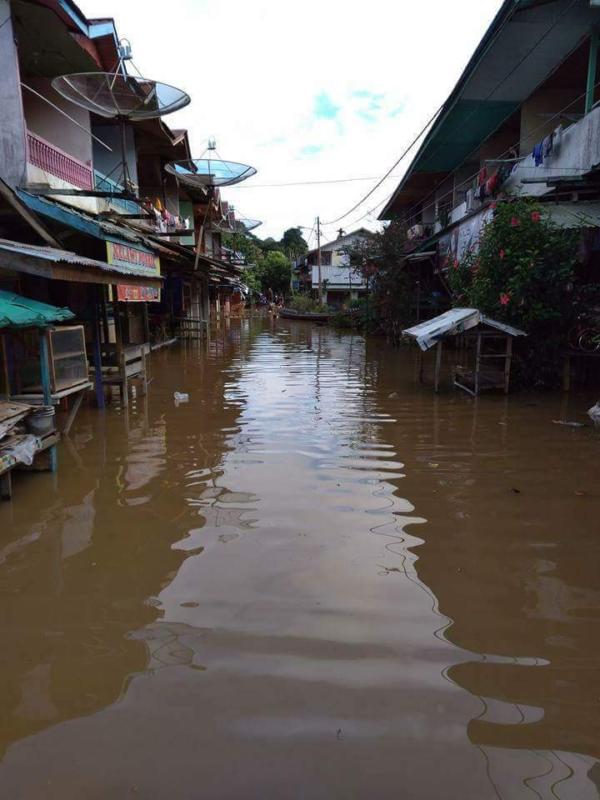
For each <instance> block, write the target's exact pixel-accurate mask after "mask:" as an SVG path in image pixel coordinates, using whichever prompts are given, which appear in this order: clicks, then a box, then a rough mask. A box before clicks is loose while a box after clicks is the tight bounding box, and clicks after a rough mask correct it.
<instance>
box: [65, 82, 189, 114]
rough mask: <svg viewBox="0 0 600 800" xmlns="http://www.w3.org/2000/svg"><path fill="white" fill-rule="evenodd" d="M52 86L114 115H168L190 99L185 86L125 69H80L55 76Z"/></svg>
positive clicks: (81, 103) (96, 111) (91, 108)
mask: <svg viewBox="0 0 600 800" xmlns="http://www.w3.org/2000/svg"><path fill="white" fill-rule="evenodd" d="M52 87H53V88H54V89H55V90H56V91H57V92H58V93H59V94H61V95H62V96H63V97H65V98H66V99H67V100H70V101H71V102H72V103H75V105H78V106H79V107H80V108H85V109H86V110H87V111H91V112H92V113H93V114H98V115H99V116H101V117H108V118H111V119H121V120H124V119H127V120H130V121H132V122H135V121H136V120H144V119H154V118H156V117H164V116H165V115H166V114H171V113H172V112H173V111H179V109H180V108H184V106H187V105H188V103H189V102H190V97H189V95H187V94H186V93H185V92H184V91H182V90H181V89H176V88H175V87H174V86H169V85H168V84H166V83H158V82H157V81H151V80H148V79H147V78H139V77H136V76H134V75H126V74H124V73H121V72H79V73H74V74H72V75H61V76H60V77H59V78H54V80H53V81H52Z"/></svg>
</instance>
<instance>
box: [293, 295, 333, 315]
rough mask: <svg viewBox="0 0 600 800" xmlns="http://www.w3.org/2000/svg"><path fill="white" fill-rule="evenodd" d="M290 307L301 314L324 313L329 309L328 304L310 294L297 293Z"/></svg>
mask: <svg viewBox="0 0 600 800" xmlns="http://www.w3.org/2000/svg"><path fill="white" fill-rule="evenodd" d="M289 308H291V309H293V310H294V311H298V312H299V313H301V314H324V313H325V312H326V311H327V306H324V305H323V304H322V303H320V302H319V301H318V300H315V299H314V298H313V297H311V296H310V295H308V294H295V295H294V296H293V298H292V300H291V301H290V303H289Z"/></svg>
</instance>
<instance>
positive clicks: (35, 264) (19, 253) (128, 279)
mask: <svg viewBox="0 0 600 800" xmlns="http://www.w3.org/2000/svg"><path fill="white" fill-rule="evenodd" d="M0 268H1V269H9V270H13V271H14V272H23V273H25V274H28V275H37V276H38V277H40V278H48V279H49V280H57V281H73V282H75V283H99V284H115V283H118V284H121V285H123V286H148V287H152V288H155V289H160V288H161V286H162V284H163V279H162V278H161V277H160V276H159V275H156V274H150V275H149V274H148V270H146V269H142V268H137V267H125V266H121V265H118V264H107V263H106V262H105V261H96V260H95V259H93V258H84V257H83V256H79V255H77V254H76V253H70V252H68V251H66V250H57V249H55V248H53V247H37V246H35V245H31V244H23V243H22V242H11V241H9V240H8V239H0Z"/></svg>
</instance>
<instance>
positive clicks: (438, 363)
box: [434, 339, 444, 392]
mask: <svg viewBox="0 0 600 800" xmlns="http://www.w3.org/2000/svg"><path fill="white" fill-rule="evenodd" d="M443 346H444V345H443V343H442V340H441V339H440V341H439V342H438V343H437V345H436V348H435V375H434V390H435V391H436V392H439V390H440V372H441V369H442V348H443Z"/></svg>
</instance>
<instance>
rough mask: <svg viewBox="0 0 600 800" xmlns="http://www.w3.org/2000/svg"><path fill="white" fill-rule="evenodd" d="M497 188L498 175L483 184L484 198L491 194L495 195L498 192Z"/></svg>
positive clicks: (498, 184)
mask: <svg viewBox="0 0 600 800" xmlns="http://www.w3.org/2000/svg"><path fill="white" fill-rule="evenodd" d="M499 186H500V183H499V180H498V173H496V174H495V175H492V177H491V178H488V179H487V182H486V184H485V193H486V196H488V197H491V196H492V195H493V194H495V193H496V192H497V191H498V188H499Z"/></svg>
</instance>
